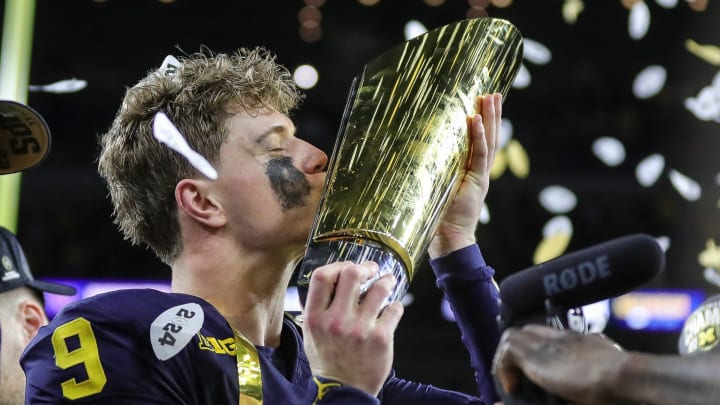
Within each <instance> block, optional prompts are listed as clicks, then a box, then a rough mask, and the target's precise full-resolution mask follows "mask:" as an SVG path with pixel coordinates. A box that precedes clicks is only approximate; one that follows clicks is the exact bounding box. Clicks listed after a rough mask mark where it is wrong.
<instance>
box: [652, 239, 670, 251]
mask: <svg viewBox="0 0 720 405" xmlns="http://www.w3.org/2000/svg"><path fill="white" fill-rule="evenodd" d="M655 241H656V242H657V243H658V245H660V249H662V251H663V252H667V250H668V249H670V237H668V236H658V237H657V238H655Z"/></svg>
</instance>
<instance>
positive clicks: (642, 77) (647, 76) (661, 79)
mask: <svg viewBox="0 0 720 405" xmlns="http://www.w3.org/2000/svg"><path fill="white" fill-rule="evenodd" d="M666 79H667V71H666V70H665V68H664V67H662V66H660V65H650V66H648V67H646V68H645V69H643V70H642V71H641V72H640V73H638V75H637V76H636V77H635V80H634V81H633V94H635V97H637V98H640V99H646V98H650V97H653V96H655V95H657V94H658V93H659V92H660V90H662V89H663V87H665V80H666Z"/></svg>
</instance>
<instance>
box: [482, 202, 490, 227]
mask: <svg viewBox="0 0 720 405" xmlns="http://www.w3.org/2000/svg"><path fill="white" fill-rule="evenodd" d="M479 222H480V223H481V224H487V223H489V222H490V209H489V208H488V206H487V204H485V203H483V206H482V209H481V210H480V219H479Z"/></svg>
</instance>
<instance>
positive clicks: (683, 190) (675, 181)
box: [669, 169, 702, 201]
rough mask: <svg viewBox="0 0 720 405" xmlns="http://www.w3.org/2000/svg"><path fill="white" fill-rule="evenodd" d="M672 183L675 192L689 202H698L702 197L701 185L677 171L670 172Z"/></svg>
mask: <svg viewBox="0 0 720 405" xmlns="http://www.w3.org/2000/svg"><path fill="white" fill-rule="evenodd" d="M669 177H670V183H672V185H673V187H675V190H676V191H677V192H678V193H679V194H680V195H681V196H682V197H683V198H684V199H686V200H688V201H697V200H699V199H700V196H701V195H702V188H701V187H700V185H699V184H698V183H697V182H696V181H695V180H693V179H691V178H690V177H687V176H685V175H684V174H682V173H680V172H679V171H677V170H674V169H673V170H670V174H669Z"/></svg>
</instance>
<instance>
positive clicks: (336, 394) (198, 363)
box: [20, 246, 499, 405]
mask: <svg viewBox="0 0 720 405" xmlns="http://www.w3.org/2000/svg"><path fill="white" fill-rule="evenodd" d="M431 264H432V266H433V269H434V271H435V273H436V275H437V278H438V281H437V283H438V286H439V287H440V288H441V289H442V290H443V291H444V292H445V294H446V296H447V298H448V300H449V301H450V304H451V306H452V308H453V310H454V311H455V316H456V319H457V320H458V324H459V325H460V328H461V330H462V340H463V342H464V343H465V345H466V346H467V347H468V350H469V351H470V354H471V356H470V357H471V365H472V366H473V368H474V369H475V375H476V379H477V382H478V389H479V393H480V395H481V397H482V398H485V401H483V400H481V398H480V397H473V396H469V395H466V394H463V393H458V392H452V391H447V390H442V389H439V388H436V387H433V386H430V385H424V384H419V383H415V382H410V381H405V380H402V379H400V378H398V377H396V376H395V375H394V373H391V375H390V377H389V378H388V379H387V381H386V382H385V385H384V387H383V389H382V391H381V393H380V395H379V396H378V397H377V398H375V397H372V396H371V395H368V394H366V393H364V392H362V391H360V390H357V389H354V388H352V387H348V386H338V385H337V384H334V383H332V382H328V381H324V380H318V379H316V378H313V376H312V372H311V370H310V366H309V363H308V360H307V358H306V357H305V353H304V351H303V344H302V335H301V333H300V328H299V327H298V326H297V325H296V324H295V323H294V322H293V321H292V320H291V319H290V318H289V317H286V318H285V319H284V321H283V330H282V337H281V343H280V345H279V347H278V348H270V347H262V346H259V347H252V346H249V350H248V347H247V346H246V345H249V344H250V343H249V342H247V341H245V340H243V338H242V337H241V336H239V335H238V334H236V333H235V332H234V331H233V329H232V328H231V327H230V326H229V324H228V322H227V321H226V320H225V319H224V318H223V316H222V315H221V314H220V313H219V312H218V311H217V310H216V309H215V308H214V307H213V306H212V305H210V304H209V303H207V302H206V301H204V300H202V299H201V298H198V297H195V296H191V295H186V294H177V293H164V292H159V291H155V290H145V289H142V290H141V289H137V290H121V291H115V292H110V293H105V294H101V295H97V296H95V297H91V298H87V299H84V300H81V301H77V302H75V303H72V304H70V305H68V306H67V307H65V308H64V309H63V310H62V311H61V312H60V313H59V314H58V315H57V316H56V317H55V318H54V319H53V320H52V322H51V323H50V325H48V326H46V327H43V328H42V329H41V330H40V332H39V334H38V335H37V336H36V337H35V339H33V341H32V342H31V343H30V345H29V346H28V347H27V348H26V349H25V352H24V353H23V355H22V357H21V360H20V362H21V365H22V367H23V369H24V371H25V373H26V376H27V391H26V403H27V404H50V403H52V404H57V403H72V404H89V403H102V404H104V405H112V404H238V403H241V404H244V403H248V404H259V403H264V404H312V403H317V404H350V405H352V404H378V403H383V404H408V403H412V404H438V403H442V404H481V403H492V402H493V401H494V400H496V398H495V397H494V393H493V391H492V380H491V377H490V374H489V367H490V361H491V360H492V355H493V353H494V350H495V347H496V345H497V341H498V339H499V330H498V327H497V324H496V322H495V319H496V315H497V290H496V289H495V287H494V285H493V282H492V275H493V270H492V269H491V268H490V267H488V266H487V265H486V264H485V262H484V260H483V258H482V256H481V255H480V251H479V249H478V248H477V247H476V246H472V247H468V248H465V249H462V250H460V251H457V252H454V253H451V254H450V255H448V256H446V257H443V258H439V259H435V260H433V261H432V262H431ZM254 378H256V380H254ZM260 386H261V393H260V392H253V391H252V390H253V389H256V390H257V389H258V387H260ZM241 394H242V396H241Z"/></svg>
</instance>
